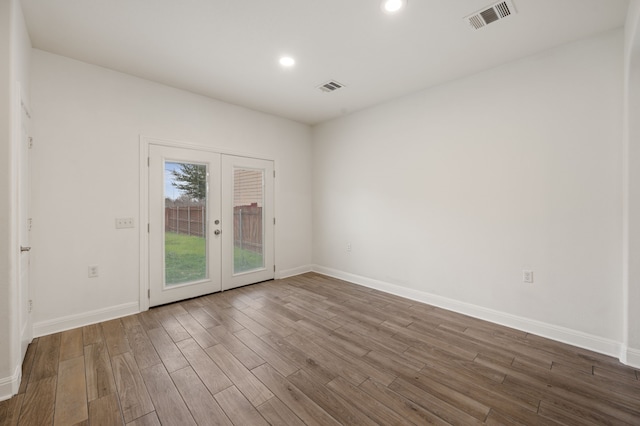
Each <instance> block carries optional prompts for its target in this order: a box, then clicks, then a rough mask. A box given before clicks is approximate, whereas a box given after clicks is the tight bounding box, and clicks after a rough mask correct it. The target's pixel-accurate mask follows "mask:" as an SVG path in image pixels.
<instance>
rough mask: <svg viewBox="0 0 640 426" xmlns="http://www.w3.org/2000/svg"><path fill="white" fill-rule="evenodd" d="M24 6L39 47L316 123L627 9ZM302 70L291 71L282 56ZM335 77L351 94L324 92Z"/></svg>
mask: <svg viewBox="0 0 640 426" xmlns="http://www.w3.org/2000/svg"><path fill="white" fill-rule="evenodd" d="M513 2H514V4H515V7H516V9H517V14H516V15H513V16H511V17H508V18H506V19H503V20H500V21H498V22H495V23H493V24H491V25H489V26H487V27H485V28H482V29H480V30H472V29H470V27H469V26H468V25H467V24H466V23H465V22H464V21H463V19H462V18H463V17H465V16H467V15H469V14H471V13H473V12H477V11H478V10H480V9H483V8H484V7H485V6H489V5H491V4H493V3H495V1H492V0H409V1H408V6H407V8H406V9H405V10H404V11H403V12H402V13H401V14H399V15H394V16H389V15H386V14H384V13H382V11H381V9H380V0H53V1H52V0H22V6H23V11H24V15H25V19H26V22H27V27H28V29H29V34H30V36H31V41H32V44H33V47H35V48H38V49H42V50H45V51H49V52H53V53H57V54H60V55H64V56H67V57H70V58H74V59H78V60H80V61H84V62H88V63H91V64H96V65H100V66H103V67H106V68H110V69H113V70H117V71H121V72H124V73H128V74H132V75H135V76H138V77H142V78H145V79H148V80H152V81H156V82H160V83H164V84H167V85H170V86H174V87H177V88H180V89H184V90H188V91H191V92H194V93H199V94H202V95H205V96H209V97H211V98H215V99H220V100H223V101H226V102H230V103H234V104H238V105H242V106H245V107H248V108H252V109H256V110H259V111H264V112H268V113H271V114H275V115H279V116H282V117H286V118H290V119H293V120H296V121H299V122H303V123H308V124H316V123H319V122H322V121H325V120H328V119H331V118H334V117H337V116H340V115H343V114H347V113H349V112H352V111H356V110H359V109H362V108H366V107H368V106H371V105H375V104H378V103H381V102H384V101H386V100H389V99H392V98H396V97H400V96H403V95H406V94H409V93H411V92H415V91H417V90H420V89H424V88H427V87H430V86H434V85H437V84H440V83H443V82H445V81H449V80H453V79H456V78H459V77H462V76H465V75H469V74H473V73H476V72H478V71H481V70H484V69H488V68H491V67H495V66H497V65H499V64H501V63H505V62H508V61H512V60H515V59H518V58H521V57H524V56H528V55H531V54H533V53H536V52H540V51H543V50H546V49H549V48H552V47H554V46H557V45H560V44H563V43H566V42H570V41H573V40H577V39H580V38H584V37H588V36H590V35H594V34H597V33H601V32H604V31H609V30H612V29H614V28H617V27H621V26H622V25H623V24H624V20H625V15H626V11H627V7H628V3H629V2H628V0H513ZM283 54H288V55H291V56H293V57H294V58H295V59H296V61H297V64H296V66H295V67H293V68H292V69H283V68H282V67H281V66H280V65H279V63H278V59H279V57H280V55H283ZM330 79H334V80H337V81H338V82H340V83H342V84H344V85H345V86H346V87H345V88H344V89H340V90H339V91H336V92H333V93H323V92H321V91H320V90H319V89H317V86H319V85H321V84H322V83H325V82H326V81H327V80H330Z"/></svg>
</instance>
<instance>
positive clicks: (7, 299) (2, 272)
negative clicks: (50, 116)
mask: <svg viewBox="0 0 640 426" xmlns="http://www.w3.org/2000/svg"><path fill="white" fill-rule="evenodd" d="M10 18H11V9H10V3H9V2H0V216H1V217H2V219H1V220H0V342H9V344H8V345H0V399H4V398H6V396H7V394H11V392H12V389H11V387H12V386H11V381H12V380H13V378H12V376H13V374H14V369H13V363H12V360H11V352H12V344H11V343H12V332H13V327H14V315H13V312H12V311H13V307H12V305H11V296H12V291H13V286H15V270H14V269H13V268H14V266H15V261H14V260H13V258H12V256H11V254H12V251H13V244H12V243H13V240H12V238H13V231H12V229H11V220H10V219H11V218H12V215H13V212H14V209H13V206H12V204H11V200H12V196H13V195H14V194H13V192H12V184H11V180H12V176H11V174H10V173H11V168H12V167H11V61H10V58H11V49H10V34H11V19H10Z"/></svg>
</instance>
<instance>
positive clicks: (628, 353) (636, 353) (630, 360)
mask: <svg viewBox="0 0 640 426" xmlns="http://www.w3.org/2000/svg"><path fill="white" fill-rule="evenodd" d="M620 362H622V363H623V364H626V365H628V366H630V367H633V368H640V350H638V349H630V348H628V347H627V346H626V345H623V346H622V349H621V350H620Z"/></svg>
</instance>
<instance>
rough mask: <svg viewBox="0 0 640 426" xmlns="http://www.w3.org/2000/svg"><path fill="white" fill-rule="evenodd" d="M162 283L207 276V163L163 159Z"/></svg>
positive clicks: (188, 280)
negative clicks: (163, 273)
mask: <svg viewBox="0 0 640 426" xmlns="http://www.w3.org/2000/svg"><path fill="white" fill-rule="evenodd" d="M164 217H165V219H164V266H165V286H175V285H178V284H185V283H190V282H194V281H201V280H204V279H206V278H208V265H207V258H208V256H207V232H206V217H207V166H206V164H197V163H187V162H171V161H165V163H164Z"/></svg>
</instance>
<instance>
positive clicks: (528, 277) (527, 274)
mask: <svg viewBox="0 0 640 426" xmlns="http://www.w3.org/2000/svg"><path fill="white" fill-rule="evenodd" d="M522 282H523V283H528V284H531V283H533V271H531V270H529V269H523V270H522Z"/></svg>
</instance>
